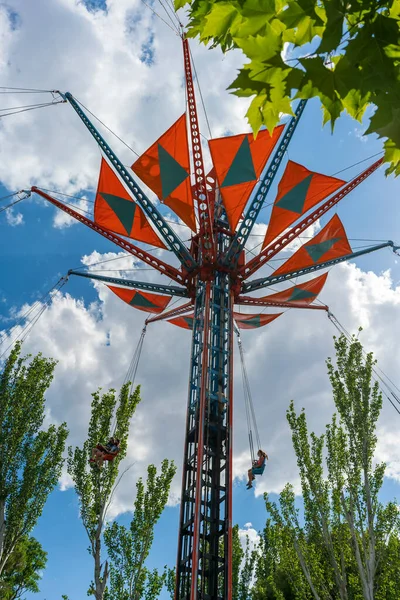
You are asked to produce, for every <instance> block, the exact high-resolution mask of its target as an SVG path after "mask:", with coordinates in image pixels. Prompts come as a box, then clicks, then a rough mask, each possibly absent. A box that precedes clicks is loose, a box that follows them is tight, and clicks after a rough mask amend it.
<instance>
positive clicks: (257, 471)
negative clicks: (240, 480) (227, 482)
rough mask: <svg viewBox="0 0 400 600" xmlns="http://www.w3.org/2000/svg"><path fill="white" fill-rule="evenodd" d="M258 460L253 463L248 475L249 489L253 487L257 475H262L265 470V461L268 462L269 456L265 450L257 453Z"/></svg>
mask: <svg viewBox="0 0 400 600" xmlns="http://www.w3.org/2000/svg"><path fill="white" fill-rule="evenodd" d="M257 456H258V460H255V461H253V466H252V468H251V469H249V470H248V472H247V474H248V477H249V481H248V483H247V489H248V490H249V489H250V488H252V487H253V483H252V482H253V481H254V479H255V478H256V475H262V474H263V473H264V469H265V461H266V460H268V455H267V453H266V452H264V451H263V450H259V451H258V452H257Z"/></svg>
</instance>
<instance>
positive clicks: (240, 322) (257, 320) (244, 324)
mask: <svg viewBox="0 0 400 600" xmlns="http://www.w3.org/2000/svg"><path fill="white" fill-rule="evenodd" d="M281 314H282V313H277V314H275V315H268V314H265V313H261V314H258V315H254V314H243V313H237V312H234V313H233V318H234V319H235V321H236V324H237V326H238V327H239V329H257V328H258V327H264V325H268V323H271V321H274V320H275V319H277V318H278V317H280V316H281Z"/></svg>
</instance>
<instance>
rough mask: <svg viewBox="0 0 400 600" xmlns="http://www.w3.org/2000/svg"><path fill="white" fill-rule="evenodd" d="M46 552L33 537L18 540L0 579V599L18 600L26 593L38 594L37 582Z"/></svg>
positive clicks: (43, 565)
mask: <svg viewBox="0 0 400 600" xmlns="http://www.w3.org/2000/svg"><path fill="white" fill-rule="evenodd" d="M46 563H47V552H45V551H44V550H43V548H42V546H41V544H40V543H39V542H38V540H36V539H35V538H34V537H31V536H25V537H23V538H21V539H20V540H19V542H18V543H17V545H16V547H15V548H14V550H13V552H12V553H11V555H10V557H9V558H8V560H7V562H6V564H5V566H4V569H3V573H2V576H1V578H0V598H2V600H19V599H20V598H22V597H23V596H24V595H25V594H26V592H33V593H37V592H39V586H38V582H39V581H40V578H41V573H42V572H43V570H44V569H45V567H46Z"/></svg>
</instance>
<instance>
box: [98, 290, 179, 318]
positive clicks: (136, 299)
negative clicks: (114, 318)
mask: <svg viewBox="0 0 400 600" xmlns="http://www.w3.org/2000/svg"><path fill="white" fill-rule="evenodd" d="M107 287H108V288H110V290H111V291H112V292H114V294H116V295H117V296H118V298H121V300H123V301H124V302H126V303H127V304H129V305H130V306H133V307H134V308H138V309H139V310H144V311H145V312H148V313H156V314H158V313H161V312H162V311H163V310H165V309H166V307H167V306H168V304H169V302H170V300H171V296H161V295H160V294H149V293H148V292H142V291H138V290H128V289H125V288H119V287H114V286H112V285H108V286H107Z"/></svg>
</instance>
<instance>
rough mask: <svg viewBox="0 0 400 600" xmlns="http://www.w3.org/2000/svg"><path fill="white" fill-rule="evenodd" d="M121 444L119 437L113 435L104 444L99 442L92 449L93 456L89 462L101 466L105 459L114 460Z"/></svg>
mask: <svg viewBox="0 0 400 600" xmlns="http://www.w3.org/2000/svg"><path fill="white" fill-rule="evenodd" d="M119 444H120V441H119V439H118V438H114V437H111V438H110V439H109V440H108V442H107V444H105V445H104V446H103V444H97V446H96V447H95V448H93V450H92V456H91V458H90V460H89V462H90V463H95V464H96V465H97V466H98V467H99V468H101V467H102V466H103V462H104V461H105V460H107V461H113V460H114V458H115V457H116V456H117V454H118V452H119Z"/></svg>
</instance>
